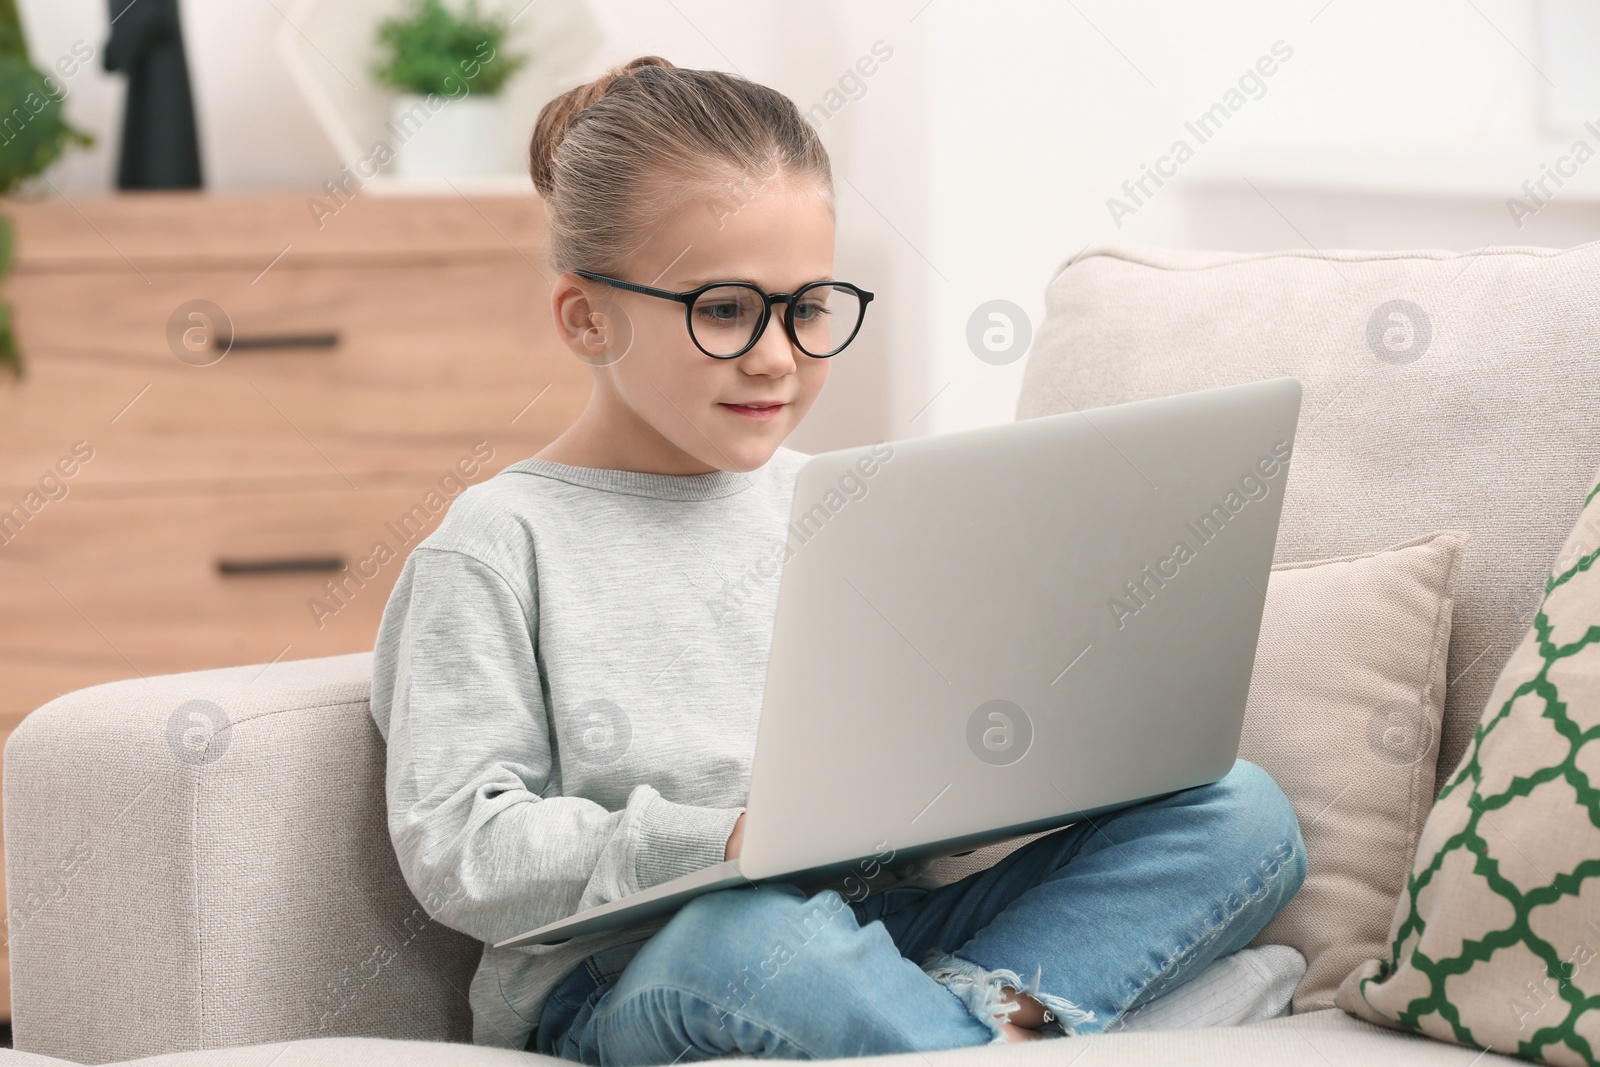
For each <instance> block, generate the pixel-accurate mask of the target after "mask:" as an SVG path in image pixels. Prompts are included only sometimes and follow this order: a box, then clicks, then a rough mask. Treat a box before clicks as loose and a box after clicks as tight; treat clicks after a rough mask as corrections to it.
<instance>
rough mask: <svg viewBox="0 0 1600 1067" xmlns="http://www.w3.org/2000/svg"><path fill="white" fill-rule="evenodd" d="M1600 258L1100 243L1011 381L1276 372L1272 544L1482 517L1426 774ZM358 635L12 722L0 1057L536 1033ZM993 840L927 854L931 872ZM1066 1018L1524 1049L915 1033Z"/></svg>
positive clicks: (1455, 718) (496, 1059) (1139, 384)
mask: <svg viewBox="0 0 1600 1067" xmlns="http://www.w3.org/2000/svg"><path fill="white" fill-rule="evenodd" d="M1596 279H1600V245H1589V246H1585V247H1583V248H1579V249H1573V250H1568V251H1555V250H1548V249H1494V250H1489V251H1485V252H1482V253H1481V254H1470V253H1469V254H1460V255H1457V254H1454V253H1445V252H1419V253H1389V252H1384V253H1358V252H1330V253H1328V254H1326V255H1321V254H1316V253H1312V252H1287V253H1281V254H1274V255H1235V254H1227V253H1179V252H1164V251H1154V250H1147V249H1136V248H1104V249H1092V250H1089V251H1087V252H1085V253H1082V254H1080V255H1079V256H1077V257H1075V258H1074V259H1073V260H1072V261H1070V262H1068V263H1067V264H1064V265H1063V267H1062V269H1061V271H1060V272H1059V273H1058V274H1057V276H1056V277H1055V278H1053V279H1052V281H1051V282H1050V285H1049V289H1048V314H1047V317H1046V321H1045V322H1043V323H1041V324H1040V328H1039V330H1038V332H1037V337H1036V340H1035V342H1034V345H1033V348H1032V351H1031V352H1030V353H1029V357H1028V365H1027V367H1026V371H1025V377H1024V386H1023V391H1022V395H1021V400H1020V403H1019V405H1018V411H1017V415H1018V417H1019V418H1027V417H1032V416H1038V415H1043V414H1047V413H1054V412H1059V411H1066V410H1070V409H1071V408H1072V407H1078V408H1083V409H1087V408H1091V407H1094V406H1097V405H1103V404H1109V403H1115V402H1120V401H1125V400H1130V399H1136V398H1140V397H1148V396H1159V395H1164V394H1169V393H1175V392H1183V391H1188V390H1192V389H1199V388H1204V387H1208V386H1213V385H1221V384H1227V383H1233V382H1240V381H1247V380H1253V379H1259V378H1264V377H1269V376H1273V375H1278V374H1293V375H1296V376H1298V377H1299V378H1300V379H1301V381H1302V382H1303V383H1304V388H1305V399H1304V406H1303V409H1302V413H1301V419H1300V431H1299V439H1298V442H1297V447H1296V449H1295V458H1294V465H1293V472H1292V476H1291V481H1290V485H1289V489H1288V492H1287V495H1286V497H1285V505H1284V513H1283V525H1282V531H1281V534H1280V539H1279V547H1278V559H1279V560H1280V561H1282V560H1301V559H1312V558H1324V557H1329V556H1333V555H1337V554H1340V553H1346V552H1357V551H1362V550H1367V549H1375V548H1381V547H1384V546H1387V545H1391V544H1394V543H1397V542H1400V541H1403V540H1405V539H1407V538H1409V537H1413V536H1415V535H1417V534H1420V533H1423V532H1426V531H1429V530H1433V529H1440V528H1452V529H1457V530H1462V531H1465V532H1467V533H1469V534H1470V535H1471V538H1472V539H1471V542H1470V544H1469V545H1468V546H1467V549H1466V553H1465V557H1464V560H1463V564H1462V570H1461V579H1460V586H1459V588H1458V595H1457V599H1456V602H1455V607H1454V627H1453V630H1452V633H1451V640H1450V648H1449V662H1448V678H1449V680H1450V683H1449V684H1450V688H1449V693H1448V697H1447V701H1446V719H1445V723H1444V727H1443V733H1442V745H1441V749H1442V754H1441V757H1440V760H1439V776H1440V780H1441V781H1442V780H1443V778H1444V777H1445V776H1447V775H1448V773H1449V771H1450V770H1452V769H1453V768H1454V766H1455V764H1456V761H1457V760H1458V759H1459V758H1460V756H1461V753H1462V751H1463V748H1464V745H1465V743H1466V741H1467V739H1468V738H1469V737H1470V735H1471V731H1472V726H1473V723H1474V722H1475V720H1476V718H1477V716H1478V713H1479V712H1480V711H1481V709H1482V705H1483V701H1484V699H1485V697H1486V696H1487V694H1488V691H1489V688H1490V686H1491V684H1492V683H1493V681H1494V678H1495V675H1496V673H1497V672H1498V670H1499V668H1500V666H1501V664H1502V663H1503V662H1504V660H1505V658H1506V656H1507V655H1509V653H1510V651H1511V649H1512V647H1513V646H1514V644H1515V643H1516V641H1517V640H1518V639H1519V638H1520V636H1521V633H1522V630H1523V628H1524V627H1525V625H1526V611H1527V608H1528V607H1529V603H1528V601H1529V599H1530V597H1532V596H1533V595H1534V590H1535V586H1536V585H1537V583H1538V582H1539V581H1540V580H1541V579H1542V577H1543V573H1544V570H1545V568H1546V567H1547V566H1548V564H1549V562H1550V560H1551V558H1552V557H1553V556H1554V554H1555V552H1556V550H1557V548H1558V547H1559V545H1560V543H1561V540H1562V538H1563V536H1564V535H1565V533H1566V532H1567V530H1568V529H1569V527H1570V525H1571V523H1572V521H1573V518H1574V516H1575V515H1576V513H1577V506H1578V503H1579V501H1580V499H1581V496H1582V492H1583V490H1584V488H1586V486H1585V485H1584V480H1585V478H1586V477H1587V476H1588V475H1589V474H1590V473H1591V472H1592V471H1593V470H1594V469H1595V468H1596V465H1597V464H1600V421H1597V420H1600V405H1597V404H1595V403H1594V394H1595V389H1594V386H1593V384H1592V382H1593V379H1594V376H1595V374H1596V369H1597V367H1600V342H1597V341H1596V338H1600V318H1597V317H1600V302H1597V300H1596V296H1597V282H1596ZM1393 300H1405V301H1409V302H1410V303H1411V306H1412V310H1410V311H1408V315H1409V316H1410V317H1409V319H1408V320H1407V322H1408V325H1407V326H1406V329H1409V330H1411V331H1412V332H1410V333H1405V334H1404V336H1403V338H1402V340H1403V343H1402V344H1400V345H1399V348H1398V350H1397V349H1396V348H1394V347H1385V346H1384V345H1382V344H1376V343H1369V336H1370V337H1375V338H1377V339H1378V340H1382V339H1383V337H1384V335H1383V332H1382V331H1383V330H1384V329H1387V328H1388V325H1387V324H1389V323H1391V322H1393V321H1398V320H1391V319H1389V318H1388V316H1387V312H1385V313H1384V314H1381V315H1376V316H1375V313H1376V312H1379V311H1380V310H1381V309H1382V308H1384V307H1385V306H1386V305H1387V304H1388V302H1390V301H1393ZM1415 308H1420V309H1422V317H1425V318H1426V320H1427V321H1426V328H1424V323H1423V322H1422V319H1421V317H1418V316H1417V315H1416V314H1415V310H1414V309H1415ZM1373 322H1377V323H1378V333H1376V334H1372V333H1371V332H1370V330H1369V326H1370V324H1371V323H1373ZM968 373H973V374H979V373H991V371H989V370H988V368H987V367H986V366H982V365H976V364H975V366H974V368H973V369H972V370H970V371H968ZM369 664H370V656H369V655H365V654H363V655H351V656H339V657H331V658H326V659H319V660H306V661H298V662H285V663H278V664H276V665H272V666H260V665H256V666H246V667H236V668H230V669H226V670H217V671H206V672H199V673H192V674H184V675H174V676H167V677H159V678H150V679H141V680H135V681H124V682H116V683H112V684H108V685H101V686H96V687H93V688H90V689H85V690H81V691H78V692H74V693H69V694H66V695H64V696H62V697H59V698H58V699H56V700H53V701H51V702H50V703H49V704H47V705H45V706H44V707H42V708H40V709H38V710H37V711H36V712H34V713H33V714H32V715H30V716H29V717H28V718H27V719H26V720H25V721H24V722H23V723H22V724H21V726H20V727H19V728H18V729H17V730H16V731H15V733H13V734H12V736H11V738H10V740H9V742H8V743H7V744H6V747H5V766H4V783H5V786H4V787H5V796H4V811H5V859H6V884H7V891H8V894H9V898H10V901H11V908H12V910H11V915H10V938H11V960H12V968H13V994H12V1011H13V1018H14V1028H15V1044H16V1047H17V1049H18V1050H22V1051H14V1052H9V1053H5V1052H0V1065H3V1064H9V1063H57V1062H66V1063H83V1064H101V1063H110V1062H118V1063H123V1062H126V1063H135V1062H137V1063H141V1064H144V1063H149V1064H156V1063H160V1064H172V1065H180V1064H181V1065H196V1067H198V1065H201V1064H206V1065H211V1064H235V1063H236V1064H260V1065H263V1067H265V1065H266V1064H269V1063H275V1064H279V1065H281V1067H286V1065H289V1064H311V1063H315V1064H323V1063H326V1064H355V1065H366V1064H380V1063H381V1064H389V1063H394V1064H401V1063H405V1064H463V1065H465V1064H474V1065H476V1064H483V1065H489V1064H500V1063H504V1064H508V1065H509V1064H512V1063H520V1062H525V1061H526V1060H527V1059H528V1058H530V1057H531V1056H532V1054H530V1053H521V1052H514V1051H506V1050H497V1049H487V1048H478V1047H474V1046H471V1045H470V1044H467V1043H466V1042H468V1041H469V1034H470V1013H469V1011H468V1006H467V999H466V990H467V983H468V981H469V980H470V978H471V977H472V973H473V970H474V967H475V964H476V962H477V958H478V952H479V947H480V946H479V944H478V943H477V942H475V941H473V940H471V939H470V938H468V937H466V936H464V935H462V934H460V933H458V932H456V931H454V930H451V929H448V928H446V927H443V926H442V925H440V924H438V923H435V922H430V921H429V920H428V918H427V916H426V914H425V913H424V912H423V911H422V909H421V908H420V907H419V905H418V904H417V902H416V901H415V900H414V899H413V897H412V894H411V893H410V891H409V890H408V889H407V887H406V885H405V883H404V881H403V880H402V878H401V875H400V871H399V869H398V867H397V865H396V863H395V859H394V856H393V853H392V851H391V849H390V844H389V839H388V834H387V830H386V827H385V822H384V816H383V809H384V789H383V773H384V760H383V746H382V741H381V738H380V737H379V735H378V733H377V730H376V728H375V727H374V725H373V723H372V720H371V718H370V716H369V714H368V708H367V698H368V691H369V681H368V670H369ZM208 722H210V723H214V724H215V725H216V726H219V727H222V728H221V729H218V730H217V731H216V733H215V734H214V736H213V743H212V745H211V747H210V748H209V749H208V750H207V753H208V759H207V762H204V763H195V762H192V757H190V756H189V755H188V753H189V752H190V751H191V750H190V749H188V748H185V747H184V745H183V744H182V743H181V739H182V734H183V732H184V731H185V730H192V729H201V730H204V729H207V728H208V725H207V724H208ZM1332 817H1337V812H1335V813H1334V815H1333V816H1332ZM996 854H997V852H996V850H993V849H991V850H987V851H985V852H983V853H980V854H975V855H973V856H969V857H967V858H965V859H964V860H953V861H948V866H947V867H946V870H945V873H946V875H947V876H948V877H951V878H953V877H956V876H957V875H959V874H960V873H962V871H964V870H966V869H970V868H971V867H972V865H973V864H976V863H983V862H992V861H993V859H994V858H995V856H996ZM1314 859H1315V858H1314ZM1087 1046H1092V1050H1093V1056H1092V1057H1091V1061H1092V1062H1093V1063H1095V1064H1109V1063H1128V1064H1133V1063H1186V1064H1212V1063H1215V1064H1224V1063H1226V1064H1235V1063H1262V1064H1306V1065H1311V1067H1325V1065H1327V1064H1343V1063H1362V1064H1368V1063H1374V1062H1380V1061H1381V1062H1387V1063H1391V1064H1434V1063H1438V1064H1461V1065H1466V1064H1470V1063H1474V1062H1481V1063H1483V1064H1489V1063H1494V1062H1506V1063H1510V1062H1516V1061H1512V1060H1508V1059H1505V1058H1504V1057H1501V1056H1500V1055H1498V1054H1483V1055H1481V1056H1480V1050H1477V1049H1469V1048H1462V1047H1458V1046H1452V1045H1446V1044H1442V1043H1438V1042H1434V1041H1431V1040H1428V1039H1426V1038H1422V1037H1417V1036H1414V1035H1410V1034H1405V1033H1400V1032H1396V1031H1391V1030H1385V1029H1380V1028H1378V1027H1374V1026H1372V1025H1369V1024H1367V1023H1365V1022H1361V1021H1358V1020H1356V1019H1355V1018H1353V1017H1351V1016H1349V1015H1347V1014H1346V1013H1344V1012H1343V1011H1340V1010H1339V1009H1337V1008H1325V1009H1323V1010H1317V1011H1309V1012H1302V1013H1299V1014H1295V1015H1290V1016H1285V1017H1280V1018H1275V1019H1270V1020H1267V1021H1264V1022H1258V1023H1255V1024H1251V1025H1247V1026H1239V1027H1229V1028H1221V1027H1213V1028H1206V1029H1189V1030H1169V1031H1143V1032H1121V1033H1108V1034H1103V1035H1098V1036H1094V1037H1086V1038H1074V1039H1068V1040H1063V1041H1046V1042H1038V1043H1033V1044H1029V1045H1024V1046H1018V1047H1017V1048H1018V1049H1022V1050H1026V1051H1016V1050H1001V1049H999V1048H983V1049H955V1050H949V1051H946V1052H941V1053H937V1054H931V1055H928V1056H925V1057H919V1058H920V1059H922V1060H925V1061H927V1062H938V1063H941V1064H942V1063H943V1062H945V1061H949V1062H951V1063H954V1062H956V1061H957V1060H959V1061H961V1062H971V1061H972V1060H973V1059H975V1058H979V1057H985V1058H987V1057H995V1056H1017V1057H1028V1058H1030V1059H1031V1060H1032V1061H1034V1062H1043V1061H1044V1060H1048V1061H1049V1062H1060V1063H1063V1064H1065V1063H1067V1062H1070V1061H1072V1060H1073V1059H1074V1058H1076V1057H1078V1056H1080V1055H1081V1054H1083V1052H1084V1051H1085V1049H1086V1047H1087ZM223 1050H227V1051H223ZM162 1054H166V1055H162ZM50 1057H54V1058H50ZM141 1057H144V1058H141ZM902 1058H903V1057H902ZM907 1062H910V1061H909V1060H907Z"/></svg>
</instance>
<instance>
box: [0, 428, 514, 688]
mask: <svg viewBox="0 0 1600 1067" xmlns="http://www.w3.org/2000/svg"><path fill="white" fill-rule="evenodd" d="M506 458H510V457H506ZM504 461H505V458H502V457H496V460H495V461H494V462H492V463H491V467H493V468H495V469H497V468H498V467H500V466H502V465H503V464H504ZM486 476H487V472H486V471H483V470H480V471H478V472H477V476H476V477H475V478H474V479H473V480H474V481H482V480H483V478H484V477H486ZM451 484H455V483H451ZM436 489H437V486H434V485H432V484H430V483H413V484H411V485H408V486H405V487H403V488H388V489H381V490H373V489H369V490H363V491H360V492H357V491H353V490H346V491H343V492H338V491H329V492H305V493H267V494H248V495H227V494H217V495H206V496H192V497H175V498H168V499H161V498H140V499H132V500H110V501H106V500H95V499H74V498H68V499H66V500H63V501H59V502H57V503H54V504H51V505H50V508H49V509H46V511H45V512H42V513H41V514H40V516H39V517H38V518H37V520H36V526H37V528H34V527H32V526H30V527H29V528H28V529H25V530H24V531H23V532H22V534H21V535H20V536H18V537H16V538H15V539H14V540H13V542H12V543H11V544H10V545H8V546H7V547H6V548H5V549H4V550H3V551H0V647H3V648H4V649H5V650H6V652H5V657H4V659H5V660H6V661H8V662H16V661H29V660H31V661H32V662H34V663H35V664H42V665H45V666H43V667H36V668H34V669H33V675H32V676H33V677H34V678H35V679H36V683H35V684H39V683H40V682H42V681H43V680H44V679H47V678H51V677H60V674H59V673H52V672H51V670H49V669H48V668H49V667H50V666H52V665H55V664H64V663H72V662H77V663H79V664H81V666H82V669H84V670H85V671H87V672H89V674H95V675H96V676H98V675H99V674H103V672H104V671H105V670H106V668H107V665H120V666H115V669H116V670H117V672H118V674H117V675H116V676H122V677H131V676H134V675H136V674H156V673H168V672H173V671H184V670H196V669H202V668H208V667H223V666H233V665H238V664H244V663H267V662H269V661H272V660H274V659H279V658H283V659H304V658H308V657H312V656H328V655H336V654H339V653H344V652H357V651H365V650H367V649H370V648H372V645H373V640H374V638H375V637H376V635H377V628H378V622H379V619H380V618H381V616H382V613H383V607H384V604H385V603H386V602H387V600H388V597H389V592H390V590H391V589H392V588H393V586H394V582H395V579H396V577H397V576H398V574H399V572H400V567H401V564H402V563H403V562H404V559H405V556H406V555H407V554H408V553H409V552H410V551H411V549H412V548H414V547H415V546H416V544H417V543H418V542H419V541H420V540H422V538H423V537H425V536H426V534H427V533H429V532H432V530H434V529H435V528H436V527H437V525H438V522H439V520H440V518H442V516H443V514H444V511H445V508H446V506H447V504H448V501H449V500H450V499H452V498H451V497H450V496H448V495H447V494H446V492H445V491H438V492H436V494H435V495H434V496H433V497H431V498H430V497H429V496H428V493H429V492H430V490H436ZM456 492H457V493H459V489H458V490H457V491H456ZM430 505H432V507H430ZM51 509H54V510H51ZM87 676H88V674H86V675H85V677H87ZM102 680H103V679H102ZM84 684H87V683H84ZM36 691H37V690H36Z"/></svg>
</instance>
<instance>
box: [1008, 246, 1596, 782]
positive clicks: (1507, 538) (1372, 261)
mask: <svg viewBox="0 0 1600 1067" xmlns="http://www.w3.org/2000/svg"><path fill="white" fill-rule="evenodd" d="M1597 277H1600V243H1593V244H1588V245H1584V246H1582V247H1579V248H1573V249H1569V250H1565V251H1561V250H1555V249H1540V248H1491V249H1487V250H1484V251H1481V252H1473V253H1459V254H1458V253H1454V252H1437V251H1427V252H1355V251H1329V252H1326V253H1318V252H1315V251H1310V250H1306V251H1293V252H1279V253H1270V254H1260V255H1253V254H1251V255H1247V254H1238V253H1228V252H1183V251H1165V250H1155V249H1147V248H1132V247H1107V248H1094V249H1091V250H1089V251H1086V252H1084V253H1081V254H1080V255H1078V256H1075V257H1074V258H1073V259H1071V260H1070V261H1068V262H1067V263H1066V264H1064V265H1063V267H1062V268H1061V270H1060V271H1059V272H1058V273H1057V274H1056V276H1055V277H1054V279H1053V280H1052V281H1051V282H1050V283H1049V286H1048V288H1047V290H1046V293H1045V303H1046V315H1045V320H1044V321H1043V322H1042V323H1041V324H1040V325H1039V329H1038V332H1037V335H1036V337H1035V339H1034V342H1033V346H1032V348H1031V350H1030V351H1029V354H1028V361H1027V365H1026V367H1025V368H1024V372H1023V381H1022V391H1021V396H1020V398H1019V401H1018V404H1017V417H1018V418H1031V417H1034V416H1037V415H1050V414H1055V413H1058V412H1063V411H1071V410H1073V409H1074V408H1080V409H1087V408H1092V407H1096V406H1099V405H1103V404H1115V403H1121V402H1124V401H1129V400H1138V399H1143V398H1146V397H1155V396H1165V395H1169V394H1172V393H1183V392H1189V391H1192V390H1196V389H1204V388H1209V387H1212V386H1218V385H1229V384H1233V383H1237V382H1245V381H1255V380H1259V379H1262V378H1269V377H1275V376H1277V375H1281V374H1292V375H1294V376H1296V377H1298V378H1299V379H1300V380H1301V382H1302V384H1303V386H1304V390H1305V391H1304V402H1303V406H1302V407H1301V415H1300V428H1299V432H1298V435H1297V438H1296V441H1295V450H1294V461H1293V466H1292V468H1291V470H1290V474H1289V481H1288V486H1287V489H1286V491H1285V496H1284V505H1283V519H1282V526H1281V528H1280V531H1279V535H1278V552H1277V558H1278V559H1291V560H1292V559H1312V558H1316V557H1321V556H1330V555H1336V554H1344V553H1351V552H1364V551H1368V550H1371V549H1374V548H1380V547H1382V546H1384V545H1388V544H1393V543H1395V542H1397V541H1400V540H1402V539H1404V538H1407V537H1410V536H1412V534H1414V533H1415V532H1416V531H1418V530H1431V529H1447V528H1448V529H1457V530H1463V531H1465V532H1467V533H1468V534H1470V535H1471V537H1472V540H1471V543H1470V544H1469V545H1468V547H1467V550H1466V554H1465V555H1464V556H1463V559H1462V581H1461V589H1460V595H1459V597H1458V599H1457V601H1456V605H1455V619H1454V625H1453V628H1452V632H1451V639H1450V655H1449V661H1448V670H1447V674H1448V678H1449V690H1448V693H1447V695H1446V698H1445V699H1446V704H1445V723H1444V733H1443V739H1442V745H1441V752H1440V757H1439V761H1438V773H1437V775H1436V778H1435V790H1436V791H1437V787H1438V786H1440V785H1442V784H1443V782H1444V780H1445V779H1446V778H1448V777H1449V775H1450V773H1451V772H1452V771H1453V770H1454V769H1455V766H1456V764H1457V762H1459V760H1460V758H1461V754H1462V753H1463V752H1464V751H1465V749H1466V745H1467V741H1468V740H1469V739H1470V737H1471V735H1472V727H1473V725H1474V723H1476V721H1477V718H1478V713H1479V712H1480V711H1481V710H1482V708H1483V702H1484V700H1485V699H1486V698H1487V697H1488V695H1489V687H1490V686H1491V685H1492V684H1493V681H1494V678H1495V675H1496V673H1497V672H1498V671H1499V669H1500V667H1501V665H1503V664H1504V663H1505V661H1506V658H1507V657H1508V656H1509V655H1510V653H1511V650H1512V649H1513V648H1514V647H1515V646H1516V644H1517V642H1518V641H1519V640H1521V637H1522V634H1523V631H1524V630H1526V629H1527V625H1528V618H1529V613H1530V612H1531V610H1532V608H1533V606H1534V605H1535V604H1536V603H1537V602H1538V599H1539V595H1540V593H1541V591H1542V589H1541V583H1542V579H1543V567H1544V563H1545V561H1546V560H1548V559H1549V558H1550V557H1551V556H1552V555H1554V553H1555V551H1556V548H1557V547H1558V546H1559V545H1560V543H1561V540H1562V538H1563V537H1564V536H1565V534H1566V532H1567V530H1568V529H1569V528H1570V527H1571V525H1572V521H1573V518H1574V517H1575V516H1576V514H1577V502H1578V501H1579V500H1580V499H1581V498H1582V491H1583V489H1584V488H1585V485H1584V482H1583V478H1584V476H1585V474H1587V472H1588V471H1590V470H1592V469H1593V468H1594V466H1595V464H1597V463H1600V378H1597V377H1596V376H1595V374H1594V368H1595V367H1596V365H1597V364H1600V300H1596V299H1595V293H1596V289H1595V279H1596V278H1597Z"/></svg>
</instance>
